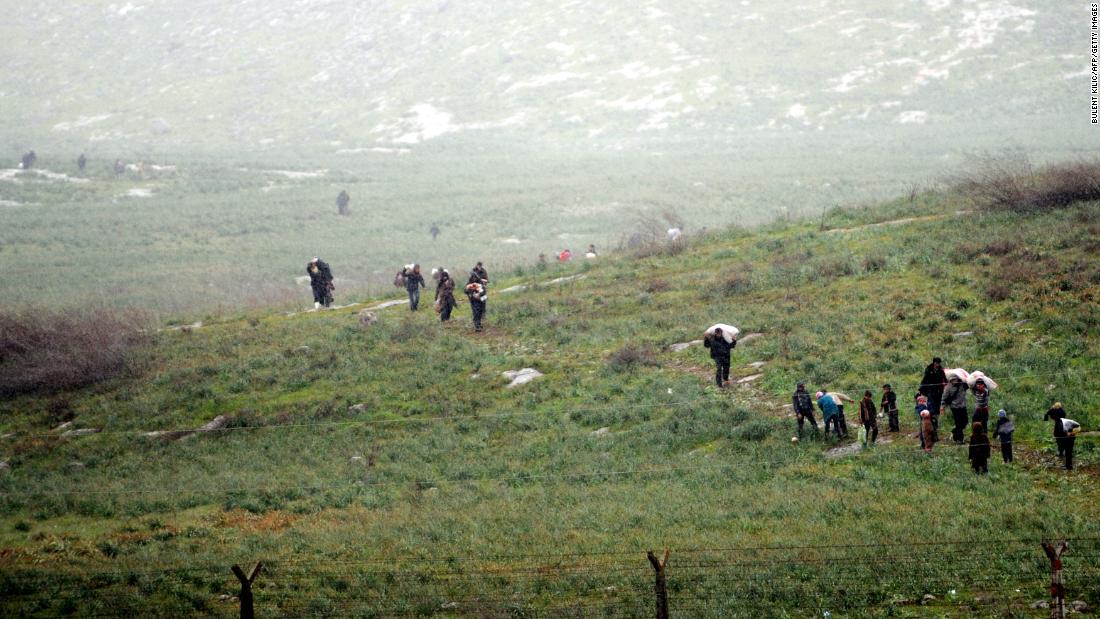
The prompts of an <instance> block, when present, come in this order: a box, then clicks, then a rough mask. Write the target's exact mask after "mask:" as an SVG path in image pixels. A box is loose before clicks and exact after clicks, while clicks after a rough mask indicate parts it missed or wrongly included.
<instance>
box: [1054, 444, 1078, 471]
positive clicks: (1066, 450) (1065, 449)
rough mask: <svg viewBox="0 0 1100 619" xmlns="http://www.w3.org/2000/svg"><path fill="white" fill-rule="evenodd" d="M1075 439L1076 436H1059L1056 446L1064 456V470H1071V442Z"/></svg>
mask: <svg viewBox="0 0 1100 619" xmlns="http://www.w3.org/2000/svg"><path fill="white" fill-rule="evenodd" d="M1076 441H1077V437H1076V436H1059V437H1058V446H1059V449H1060V451H1061V452H1062V454H1063V455H1065V457H1066V470H1067V471H1072V470H1073V444H1074V443H1075V442H1076Z"/></svg>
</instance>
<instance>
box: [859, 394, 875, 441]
mask: <svg viewBox="0 0 1100 619" xmlns="http://www.w3.org/2000/svg"><path fill="white" fill-rule="evenodd" d="M877 417H878V411H876V410H875V401H874V400H872V399H871V392H870V391H864V392H863V399H862V400H860V401H859V422H860V423H862V424H863V430H864V432H866V433H867V444H868V445H874V444H875V440H877V439H878V419H877Z"/></svg>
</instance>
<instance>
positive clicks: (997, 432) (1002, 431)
mask: <svg viewBox="0 0 1100 619" xmlns="http://www.w3.org/2000/svg"><path fill="white" fill-rule="evenodd" d="M1015 431H1016V426H1015V424H1013V423H1012V420H1011V419H1009V418H1008V413H1006V412H1005V410H1004V409H1003V408H1002V409H1001V410H999V411H997V427H996V428H995V429H994V430H993V436H996V437H997V438H998V439H1000V441H1001V459H1002V460H1004V462H1005V464H1008V463H1009V462H1012V433H1013V432H1015Z"/></svg>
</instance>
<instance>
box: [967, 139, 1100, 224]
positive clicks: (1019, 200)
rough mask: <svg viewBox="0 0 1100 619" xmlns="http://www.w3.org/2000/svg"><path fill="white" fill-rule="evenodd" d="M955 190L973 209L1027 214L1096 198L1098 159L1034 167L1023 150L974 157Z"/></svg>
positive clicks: (1099, 181)
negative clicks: (969, 170)
mask: <svg viewBox="0 0 1100 619" xmlns="http://www.w3.org/2000/svg"><path fill="white" fill-rule="evenodd" d="M956 189H957V190H958V191H959V192H960V193H961V194H962V195H963V196H964V197H965V198H967V199H968V200H969V201H970V202H971V203H972V204H973V205H974V206H975V207H976V208H979V209H982V210H987V211H1012V212H1017V213H1030V212H1038V211H1049V210H1053V209H1057V208H1062V207H1065V206H1068V205H1070V204H1074V203H1076V202H1087V201H1091V200H1100V161H1086V160H1080V161H1072V162H1065V163H1058V164H1054V165H1050V166H1047V167H1044V168H1041V169H1036V168H1035V167H1034V166H1033V165H1032V164H1031V161H1030V160H1029V159H1028V157H1027V156H1026V155H1024V154H1023V153H1017V152H1013V153H1009V154H1004V155H1000V156H985V157H980V158H978V159H977V160H976V163H975V165H974V166H973V170H972V171H971V172H970V173H969V175H968V176H965V177H964V178H962V179H961V180H959V181H958V183H957V185H956Z"/></svg>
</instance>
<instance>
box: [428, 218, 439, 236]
mask: <svg viewBox="0 0 1100 619" xmlns="http://www.w3.org/2000/svg"><path fill="white" fill-rule="evenodd" d="M428 233H429V234H431V235H432V240H433V241H434V240H436V239H437V238H439V226H437V225H435V222H434V221H433V222H432V227H431V228H430V229H429V230H428Z"/></svg>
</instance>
